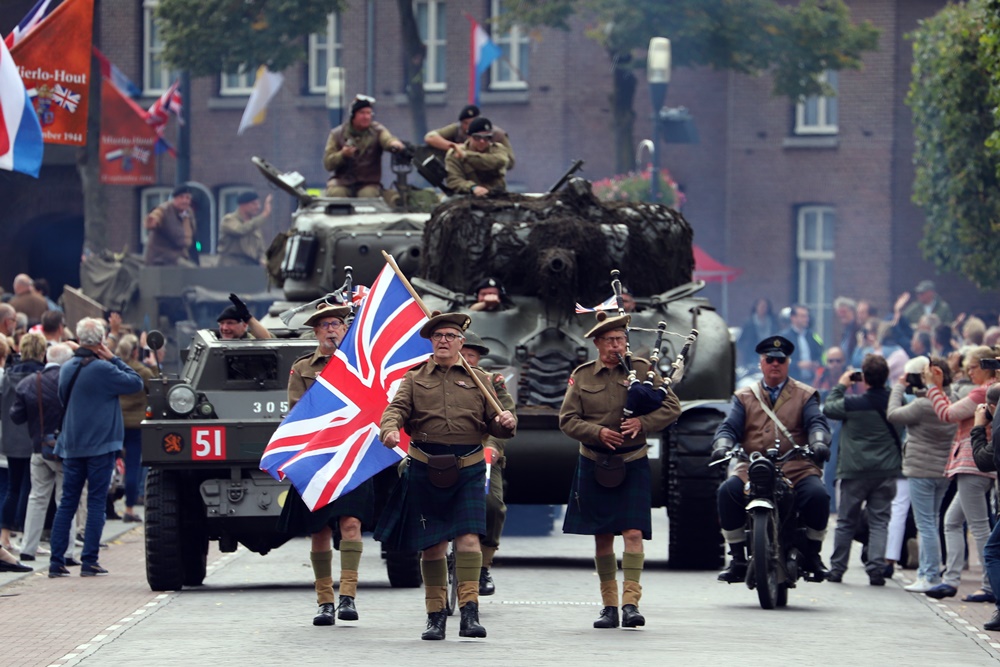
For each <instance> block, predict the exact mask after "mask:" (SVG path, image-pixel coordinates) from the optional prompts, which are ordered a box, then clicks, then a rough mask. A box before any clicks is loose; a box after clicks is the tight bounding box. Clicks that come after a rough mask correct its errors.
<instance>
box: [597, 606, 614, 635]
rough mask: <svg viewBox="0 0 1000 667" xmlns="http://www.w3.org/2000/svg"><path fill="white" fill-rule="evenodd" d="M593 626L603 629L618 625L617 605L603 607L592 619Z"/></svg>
mask: <svg viewBox="0 0 1000 667" xmlns="http://www.w3.org/2000/svg"><path fill="white" fill-rule="evenodd" d="M594 627H595V628H598V629H599V630H605V629H610V628H617V627H618V607H605V608H604V609H602V610H601V615H600V616H598V617H597V620H596V621H594Z"/></svg>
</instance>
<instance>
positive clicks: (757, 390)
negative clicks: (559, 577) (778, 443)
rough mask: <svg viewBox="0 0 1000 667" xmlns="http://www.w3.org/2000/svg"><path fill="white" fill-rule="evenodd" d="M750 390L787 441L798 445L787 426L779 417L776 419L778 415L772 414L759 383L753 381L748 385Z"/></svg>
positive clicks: (772, 411) (795, 445)
mask: <svg viewBox="0 0 1000 667" xmlns="http://www.w3.org/2000/svg"><path fill="white" fill-rule="evenodd" d="M750 391H752V392H753V395H754V396H756V397H757V401H758V402H759V403H760V407H761V409H763V410H764V414H765V415H767V416H768V417H770V418H771V421H773V422H774V423H775V425H776V426H777V427H778V430H779V431H781V434H782V435H783V436H785V437H786V438H788V442H790V443H792V446H794V447H798V444H797V443H796V442H795V438H793V437H792V434H791V433H790V432H789V431H788V429H787V428H785V425H784V424H782V423H781V420H780V419H778V415H776V414H774V410H772V409H771V408H770V407H768V405H767V403H765V402H764V397H763V396H762V395H761V393H760V383H759V382H754V383H753V384H752V385H750Z"/></svg>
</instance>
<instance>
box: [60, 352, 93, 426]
mask: <svg viewBox="0 0 1000 667" xmlns="http://www.w3.org/2000/svg"><path fill="white" fill-rule="evenodd" d="M93 360H94V358H93V357H88V358H86V359H83V360H82V361H81V362H80V365H79V366H77V367H76V370H75V371H73V377H71V378H70V380H69V387H67V388H66V404H65V405H64V406H63V419H65V418H66V412H67V410H66V409H65V408H68V407H69V398H70V396H71V395H72V394H73V386H74V385H75V384H76V378H77V377H79V375H80V371H82V370H83V367H84V366H86V365H87V364H89V363H90V362H91V361H93Z"/></svg>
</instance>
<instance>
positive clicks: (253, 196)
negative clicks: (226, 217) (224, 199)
mask: <svg viewBox="0 0 1000 667" xmlns="http://www.w3.org/2000/svg"><path fill="white" fill-rule="evenodd" d="M258 199H260V195H258V194H257V193H256V192H254V191H253V190H247V191H246V192H241V193H240V194H239V195H238V196H237V197H236V203H237V204H249V203H250V202H252V201H257V200H258Z"/></svg>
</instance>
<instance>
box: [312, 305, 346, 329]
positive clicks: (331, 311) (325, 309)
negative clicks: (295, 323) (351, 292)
mask: <svg viewBox="0 0 1000 667" xmlns="http://www.w3.org/2000/svg"><path fill="white" fill-rule="evenodd" d="M350 314H351V307H350V306H331V305H330V304H328V303H327V302H325V301H320V302H319V305H318V306H316V310H315V311H314V312H313V314H312V315H310V316H309V317H307V318H306V321H305V323H304V324H305V326H307V327H314V326H316V325H317V324H318V323H319V321H320V320H322V319H325V318H327V317H339V318H340V319H341V320H343V321H344V322H346V321H347V316H348V315H350Z"/></svg>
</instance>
